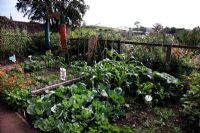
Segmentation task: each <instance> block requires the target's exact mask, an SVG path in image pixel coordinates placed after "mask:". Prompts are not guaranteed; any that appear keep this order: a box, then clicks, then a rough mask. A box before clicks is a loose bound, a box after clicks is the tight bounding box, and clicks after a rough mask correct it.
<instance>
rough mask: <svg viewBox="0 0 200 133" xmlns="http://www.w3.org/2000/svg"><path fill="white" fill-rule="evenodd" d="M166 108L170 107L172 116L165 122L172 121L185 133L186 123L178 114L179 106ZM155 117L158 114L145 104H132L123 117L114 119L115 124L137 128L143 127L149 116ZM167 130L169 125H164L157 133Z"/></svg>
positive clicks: (164, 132) (167, 132) (163, 132)
mask: <svg viewBox="0 0 200 133" xmlns="http://www.w3.org/2000/svg"><path fill="white" fill-rule="evenodd" d="M167 108H169V109H171V110H172V112H173V114H174V115H173V116H172V117H170V118H169V121H168V122H167V124H171V123H173V124H174V125H177V126H179V127H181V130H182V132H183V133H187V132H188V129H185V125H186V123H185V122H184V121H185V120H184V118H182V117H181V116H180V115H179V113H180V112H179V110H180V106H179V105H172V106H170V107H167ZM157 117H158V116H157V115H156V113H155V112H154V111H153V110H152V109H151V108H148V107H145V106H134V107H130V108H129V109H128V112H127V113H126V116H125V117H124V118H121V119H118V120H117V121H116V124H117V125H118V126H124V125H127V126H129V127H132V128H135V129H138V128H141V127H143V124H144V123H145V121H146V120H147V119H149V118H153V119H156V118H157ZM169 130H170V129H169V127H167V126H165V127H162V128H159V131H158V133H169V132H170V131H169Z"/></svg>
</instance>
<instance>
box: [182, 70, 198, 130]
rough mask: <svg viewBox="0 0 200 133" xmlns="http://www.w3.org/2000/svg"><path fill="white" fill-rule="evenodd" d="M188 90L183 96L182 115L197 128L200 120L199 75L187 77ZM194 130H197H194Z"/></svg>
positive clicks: (194, 74) (193, 74)
mask: <svg viewBox="0 0 200 133" xmlns="http://www.w3.org/2000/svg"><path fill="white" fill-rule="evenodd" d="M187 78H188V81H189V83H188V84H189V89H188V90H187V93H186V94H184V96H183V98H182V101H183V108H182V110H181V111H182V112H183V114H184V115H185V116H186V117H187V118H188V119H189V123H190V124H192V125H193V126H194V127H196V128H199V120H200V84H199V83H200V74H199V73H192V74H191V75H189V76H188V77H187ZM194 130H197V129H195V128H194Z"/></svg>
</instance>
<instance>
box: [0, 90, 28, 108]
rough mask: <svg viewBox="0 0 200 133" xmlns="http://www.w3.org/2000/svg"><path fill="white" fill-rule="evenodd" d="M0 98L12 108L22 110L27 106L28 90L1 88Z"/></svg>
mask: <svg viewBox="0 0 200 133" xmlns="http://www.w3.org/2000/svg"><path fill="white" fill-rule="evenodd" d="M0 96H1V99H2V100H3V101H5V102H6V103H7V104H8V105H10V106H11V107H12V108H13V109H15V110H18V111H22V109H26V107H27V99H28V98H29V95H28V90H25V89H18V88H15V89H13V90H7V89H5V90H3V91H2V92H1V94H0Z"/></svg>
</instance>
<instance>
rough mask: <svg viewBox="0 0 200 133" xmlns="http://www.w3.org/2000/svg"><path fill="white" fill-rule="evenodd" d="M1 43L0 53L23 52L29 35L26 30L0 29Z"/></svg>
mask: <svg viewBox="0 0 200 133" xmlns="http://www.w3.org/2000/svg"><path fill="white" fill-rule="evenodd" d="M0 37H1V44H0V47H1V49H0V54H1V55H6V54H13V53H15V54H18V55H20V54H24V53H25V52H26V49H27V42H28V41H30V37H29V35H28V33H27V31H26V30H23V31H20V29H19V28H16V29H3V28H2V29H1V31H0Z"/></svg>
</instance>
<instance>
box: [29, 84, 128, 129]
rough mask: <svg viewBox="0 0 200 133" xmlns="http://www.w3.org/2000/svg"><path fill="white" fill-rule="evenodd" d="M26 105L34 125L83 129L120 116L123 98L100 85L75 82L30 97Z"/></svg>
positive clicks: (46, 127) (38, 126)
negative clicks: (93, 86) (94, 85)
mask: <svg viewBox="0 0 200 133" xmlns="http://www.w3.org/2000/svg"><path fill="white" fill-rule="evenodd" d="M102 92H104V94H103V93H102ZM28 104H29V106H28V108H27V112H28V114H30V115H31V116H32V118H33V119H34V127H35V128H39V129H40V130H42V131H59V132H63V133H65V132H69V131H70V132H83V131H87V130H88V129H90V127H91V128H93V127H94V126H95V125H93V123H96V124H100V123H104V122H106V121H107V119H108V118H115V117H118V116H119V115H121V114H122V110H121V109H122V108H121V107H122V105H123V104H124V98H123V96H121V95H120V94H118V93H117V92H115V91H113V90H110V89H109V88H107V87H106V86H104V85H102V84H100V85H99V86H98V88H87V86H86V85H85V84H84V83H78V84H74V85H71V86H69V87H60V88H58V89H57V90H55V91H50V92H48V93H47V94H45V95H42V96H38V97H37V98H32V99H31V100H29V101H28ZM94 128H95V127H94ZM109 128H113V127H112V126H110V127H109Z"/></svg>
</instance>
